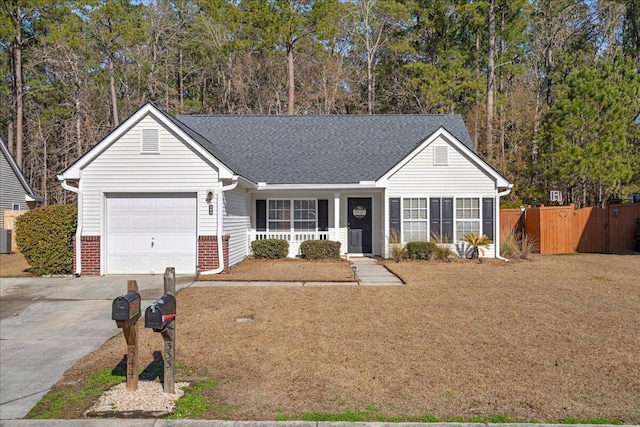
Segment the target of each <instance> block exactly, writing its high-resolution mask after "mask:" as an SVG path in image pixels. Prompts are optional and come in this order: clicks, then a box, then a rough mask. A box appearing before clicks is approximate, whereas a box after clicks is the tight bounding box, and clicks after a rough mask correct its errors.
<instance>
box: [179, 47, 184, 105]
mask: <svg viewBox="0 0 640 427" xmlns="http://www.w3.org/2000/svg"><path fill="white" fill-rule="evenodd" d="M182 55H183V54H182V49H180V50H179V51H178V90H179V91H180V93H179V94H178V99H179V100H180V114H182V113H184V81H183V76H182V60H183V56H182Z"/></svg>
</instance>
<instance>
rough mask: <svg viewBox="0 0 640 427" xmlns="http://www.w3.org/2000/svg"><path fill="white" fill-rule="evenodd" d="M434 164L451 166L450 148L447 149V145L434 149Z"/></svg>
mask: <svg viewBox="0 0 640 427" xmlns="http://www.w3.org/2000/svg"><path fill="white" fill-rule="evenodd" d="M433 164H434V165H448V164H449V147H447V146H446V145H437V146H435V147H434V152H433Z"/></svg>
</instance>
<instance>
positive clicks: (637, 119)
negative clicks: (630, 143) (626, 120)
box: [633, 113, 640, 125]
mask: <svg viewBox="0 0 640 427" xmlns="http://www.w3.org/2000/svg"><path fill="white" fill-rule="evenodd" d="M633 123H635V124H637V125H640V113H638V115H637V116H636V119H635V120H634V121H633Z"/></svg>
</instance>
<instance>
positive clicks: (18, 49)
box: [13, 6, 24, 169]
mask: <svg viewBox="0 0 640 427" xmlns="http://www.w3.org/2000/svg"><path fill="white" fill-rule="evenodd" d="M21 13H22V12H21V10H20V6H18V9H17V11H16V16H17V18H18V33H17V34H16V45H15V47H14V50H13V55H14V61H15V63H14V66H15V74H16V123H15V124H16V150H15V157H16V163H17V164H18V166H19V167H20V169H22V168H23V164H22V144H23V143H22V139H23V136H24V116H23V114H24V99H23V96H24V95H23V90H24V88H23V86H22V26H21V25H20V15H21Z"/></svg>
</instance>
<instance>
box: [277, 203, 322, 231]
mask: <svg viewBox="0 0 640 427" xmlns="http://www.w3.org/2000/svg"><path fill="white" fill-rule="evenodd" d="M268 226H269V231H291V230H293V231H316V227H317V202H316V200H269V208H268Z"/></svg>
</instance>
